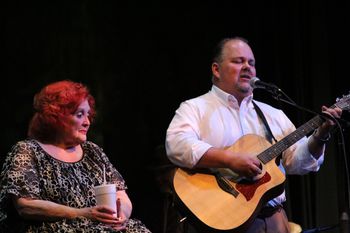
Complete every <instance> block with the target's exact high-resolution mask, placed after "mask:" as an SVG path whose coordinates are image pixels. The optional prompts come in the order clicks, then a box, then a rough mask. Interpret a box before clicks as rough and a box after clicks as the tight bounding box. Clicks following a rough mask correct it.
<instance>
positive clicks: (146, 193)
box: [0, 0, 350, 232]
mask: <svg viewBox="0 0 350 233" xmlns="http://www.w3.org/2000/svg"><path fill="white" fill-rule="evenodd" d="M233 2H234V1H207V2H206V3H198V4H197V5H188V4H189V3H186V4H185V3H183V4H180V3H178V4H176V5H174V4H172V3H167V4H170V5H169V6H166V5H164V4H165V3H161V2H149V1H146V2H145V3H142V4H134V5H132V4H129V5H128V4H126V3H120V1H115V2H114V3H107V2H105V1H60V2H59V3H51V1H46V2H44V1H40V3H39V2H33V1H27V2H24V1H23V2H20V1H7V2H6V3H5V4H4V3H3V4H4V5H3V6H4V7H3V8H2V9H1V12H2V16H3V20H2V22H1V30H2V37H1V42H2V43H1V45H2V47H3V49H2V51H3V52H2V57H3V59H2V60H3V62H2V63H3V64H4V66H3V67H4V69H2V71H1V76H2V85H1V87H2V88H1V92H0V95H1V96H0V97H1V98H0V101H1V108H2V111H1V112H2V114H1V115H2V119H3V120H2V126H1V129H2V132H1V146H0V150H1V151H0V152H1V153H0V155H1V160H3V158H4V157H5V155H6V153H7V152H8V151H9V150H10V148H11V146H12V145H13V144H14V143H15V142H16V141H17V140H21V139H24V138H25V137H26V130H27V125H28V121H29V119H30V117H31V115H32V100H33V95H34V93H35V92H37V91H38V90H39V89H40V88H41V87H42V86H44V85H46V84H47V83H50V82H52V81H57V80H61V79H71V80H75V81H81V82H83V83H85V84H87V85H88V86H89V87H90V89H91V91H92V93H93V95H94V96H95V97H96V100H97V110H98V116H97V121H96V124H95V125H94V126H93V127H92V130H91V132H90V134H89V139H90V140H93V141H95V142H97V143H98V144H99V145H101V146H102V147H103V148H104V150H105V152H106V153H107V155H108V156H109V158H110V160H111V161H112V162H113V164H114V165H115V166H116V167H117V168H118V170H119V171H120V172H121V173H122V174H123V176H124V178H125V179H126V181H127V184H128V186H129V195H130V197H131V199H132V201H133V203H134V212H133V215H134V217H137V218H139V219H141V220H142V221H143V222H145V223H146V225H147V226H149V228H151V230H152V231H153V232H159V231H160V229H159V222H160V219H161V214H162V212H161V203H160V202H161V201H160V200H161V194H160V192H159V188H158V186H157V183H156V182H155V178H154V175H153V170H152V169H153V166H154V164H155V163H156V159H155V156H154V149H155V148H156V146H157V145H160V144H164V137H165V131H166V129H167V126H168V124H169V122H170V120H171V118H172V116H173V114H174V112H175V110H176V109H177V107H178V106H179V104H180V103H181V101H183V100H185V99H188V98H192V97H195V96H197V95H200V94H202V93H205V92H207V91H208V90H209V89H210V87H211V81H210V78H211V73H210V56H211V49H212V47H213V46H214V44H215V43H216V42H217V41H218V40H220V39H221V38H223V37H228V36H242V37H245V38H247V39H248V40H249V42H250V44H251V46H252V48H253V50H254V52H255V56H256V59H257V73H258V77H260V79H261V80H264V81H267V82H272V83H275V84H276V85H278V86H279V87H280V88H281V89H282V90H283V91H284V92H285V93H287V94H288V95H289V96H290V97H291V98H292V99H293V100H294V101H296V102H297V103H298V104H299V105H301V106H304V107H306V108H309V109H311V110H313V111H316V112H319V111H320V107H321V105H322V104H326V105H332V104H333V103H335V99H336V97H339V96H342V95H343V94H347V93H349V86H350V85H349V81H348V80H349V77H347V73H348V69H349V62H348V56H347V55H348V53H349V43H350V42H349V41H350V40H349V36H348V34H349V33H348V32H347V30H348V28H349V14H348V12H349V8H348V7H346V6H344V5H342V4H341V3H336V1H329V2H328V1H317V2H315V3H313V4H311V3H309V2H308V1H300V0H294V1H287V2H285V1H283V2H284V3H283V5H282V3H267V2H266V1H260V2H263V3H259V4H258V5H256V3H253V2H250V3H247V4H243V3H233ZM255 95H256V98H257V99H259V100H263V101H266V102H268V103H271V104H272V105H274V106H276V107H280V108H282V109H283V110H284V111H286V113H287V114H288V115H289V116H290V118H291V119H292V121H293V122H294V123H295V124H296V126H300V125H301V124H302V123H304V122H306V121H307V120H308V119H310V118H311V117H313V115H312V114H309V113H306V112H303V111H301V110H297V109H295V108H292V107H289V106H287V105H286V104H283V103H279V102H277V101H275V100H274V99H273V98H272V97H271V96H269V95H268V94H266V93H264V91H261V90H257V91H256V92H255ZM348 116H349V115H348V114H345V117H346V118H347V119H349V117H348ZM348 131H349V129H347V130H346V131H345V132H344V135H345V136H346V138H345V140H346V146H347V148H348V147H349V145H348V144H349V132H348ZM338 142H339V140H338V139H337V137H333V139H332V141H331V142H330V143H329V146H328V148H327V156H326V158H325V164H324V166H323V167H322V168H321V170H320V171H319V172H318V173H315V174H308V175H304V176H289V177H288V182H287V191H288V205H287V208H288V215H289V217H290V219H291V220H293V221H295V222H298V223H299V224H301V225H302V226H303V228H304V229H307V228H312V227H321V226H328V225H333V224H336V223H338V219H339V213H341V212H342V211H343V210H344V209H346V195H345V193H346V183H345V178H344V177H345V173H344V164H345V162H344V160H343V157H342V156H343V155H342V153H341V152H342V151H341V150H340V149H339V147H338V144H337V143H338ZM348 150H349V149H348ZM330 232H331V231H330ZM334 232H337V231H336V230H334Z"/></svg>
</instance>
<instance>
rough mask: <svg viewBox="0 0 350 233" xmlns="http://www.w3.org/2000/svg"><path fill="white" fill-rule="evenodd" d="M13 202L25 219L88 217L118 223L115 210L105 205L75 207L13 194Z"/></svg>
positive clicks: (44, 219)
mask: <svg viewBox="0 0 350 233" xmlns="http://www.w3.org/2000/svg"><path fill="white" fill-rule="evenodd" d="M12 200H13V203H14V205H15V207H16V210H17V212H18V214H19V215H20V216H21V217H23V218H25V219H32V220H40V221H57V220H60V219H64V218H66V219H74V218H77V217H86V218H89V219H92V220H95V221H100V222H104V223H107V224H118V222H119V221H117V217H116V216H115V215H113V214H115V213H114V212H113V211H111V210H110V209H108V208H105V207H103V206H95V207H87V208H81V209H78V208H73V207H69V206H65V205H60V204H57V203H54V202H51V201H45V200H35V199H30V198H22V197H16V196H13V198H12Z"/></svg>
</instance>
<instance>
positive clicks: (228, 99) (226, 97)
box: [211, 85, 253, 108]
mask: <svg viewBox="0 0 350 233" xmlns="http://www.w3.org/2000/svg"><path fill="white" fill-rule="evenodd" d="M211 91H212V92H213V93H214V94H215V95H216V96H217V97H218V98H219V99H220V100H221V101H222V102H223V103H225V104H227V105H229V106H230V107H233V108H239V106H238V101H237V99H236V97H234V96H233V95H231V94H228V93H227V92H225V91H223V90H221V89H220V88H218V87H217V86H215V85H213V86H212V88H211ZM252 100H253V94H251V95H249V96H247V97H245V98H244V99H243V101H242V103H241V104H245V105H246V106H249V105H251V104H252Z"/></svg>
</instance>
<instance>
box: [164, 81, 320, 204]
mask: <svg viewBox="0 0 350 233" xmlns="http://www.w3.org/2000/svg"><path fill="white" fill-rule="evenodd" d="M252 98H253V95H251V96H248V97H246V98H244V99H243V101H242V103H241V105H240V106H239V105H238V101H237V100H236V98H235V97H234V96H232V95H230V94H228V93H226V92H224V91H222V90H221V89H219V88H218V87H216V86H215V85H213V86H212V89H211V91H209V92H208V93H206V94H204V95H202V96H199V97H196V98H193V99H190V100H187V101H185V102H183V103H181V105H180V107H179V108H178V109H177V110H176V114H175V116H174V117H173V119H172V121H171V123H170V125H169V127H168V129H167V134H166V151H167V155H168V157H169V159H170V160H171V161H172V162H173V163H174V164H176V165H178V166H180V167H188V168H192V167H194V166H195V165H196V164H197V162H198V161H199V160H200V158H201V157H202V156H203V154H204V153H205V152H206V151H207V150H208V149H209V148H211V147H215V148H223V147H226V146H231V145H233V144H234V143H235V142H236V141H237V140H238V139H239V138H240V137H242V136H243V135H246V134H256V135H260V136H263V137H266V135H268V134H267V133H266V132H267V130H266V127H265V125H264V124H263V123H262V121H261V119H260V118H259V116H258V114H257V112H256V110H255V109H254V106H253V104H252ZM255 103H256V104H257V105H258V106H259V107H260V109H261V111H262V112H263V114H264V116H265V118H266V120H267V122H268V124H269V126H270V128H271V131H272V133H273V135H274V137H275V138H276V139H277V140H280V139H282V138H284V137H285V136H287V135H289V134H290V133H292V132H293V131H295V129H296V128H295V126H294V125H293V123H292V122H291V121H290V120H289V118H288V117H287V116H286V115H285V114H284V113H283V111H281V110H279V109H276V108H273V107H272V106H270V105H267V104H264V103H262V102H259V101H256V100H255ZM307 140H308V139H307V138H306V137H304V138H302V139H301V140H299V141H298V142H297V143H295V144H294V145H292V146H290V147H289V148H288V149H287V150H285V151H284V152H283V154H282V163H281V165H280V166H279V168H280V169H281V170H282V172H283V173H286V172H287V174H305V173H308V172H310V171H317V170H318V169H319V168H320V165H321V164H322V163H323V160H324V155H323V154H322V155H321V156H320V158H319V159H318V160H316V159H315V158H314V157H313V156H312V155H311V154H310V152H309V150H308V146H307ZM283 201H285V194H284V193H283V194H281V195H280V196H279V197H277V198H275V199H274V200H272V201H270V202H269V204H270V205H273V206H274V205H276V204H278V203H282V202H283Z"/></svg>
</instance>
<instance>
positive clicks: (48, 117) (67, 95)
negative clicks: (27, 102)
mask: <svg viewBox="0 0 350 233" xmlns="http://www.w3.org/2000/svg"><path fill="white" fill-rule="evenodd" d="M84 100H87V101H88V103H89V105H90V112H89V120H90V122H92V121H93V118H94V116H95V99H94V97H93V96H92V95H91V94H90V91H89V89H88V88H87V87H86V86H85V85H83V84H81V83H77V82H73V81H69V80H64V81H59V82H54V83H51V84H49V85H47V86H45V87H44V88H42V89H41V91H40V92H39V93H37V94H36V95H35V96H34V103H33V107H34V110H35V114H34V116H33V118H32V120H31V122H30V124H29V129H28V136H29V137H30V138H34V139H37V140H39V141H40V142H43V143H53V142H57V141H59V140H61V139H62V137H63V135H64V134H65V132H68V131H69V129H70V127H71V120H70V119H71V115H72V114H74V113H75V111H76V110H77V108H78V106H79V105H80V104H81V102H83V101H84Z"/></svg>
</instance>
